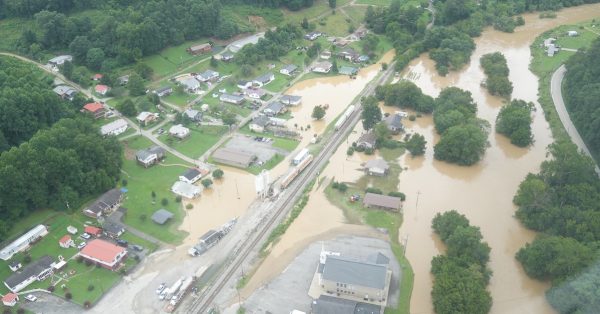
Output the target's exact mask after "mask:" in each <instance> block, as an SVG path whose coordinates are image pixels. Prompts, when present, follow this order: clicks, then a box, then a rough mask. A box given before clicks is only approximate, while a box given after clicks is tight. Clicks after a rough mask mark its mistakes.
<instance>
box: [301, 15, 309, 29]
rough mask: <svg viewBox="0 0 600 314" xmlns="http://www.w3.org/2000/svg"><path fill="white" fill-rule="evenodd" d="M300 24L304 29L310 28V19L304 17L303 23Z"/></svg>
mask: <svg viewBox="0 0 600 314" xmlns="http://www.w3.org/2000/svg"><path fill="white" fill-rule="evenodd" d="M300 26H301V27H302V28H303V29H308V19H307V18H306V17H305V18H303V19H302V23H300Z"/></svg>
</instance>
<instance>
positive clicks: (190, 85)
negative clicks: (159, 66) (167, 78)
mask: <svg viewBox="0 0 600 314" xmlns="http://www.w3.org/2000/svg"><path fill="white" fill-rule="evenodd" d="M181 85H182V86H183V89H184V90H185V91H186V92H188V93H195V92H197V91H198V90H199V89H200V82H198V80H197V79H196V78H194V77H188V78H186V79H185V80H182V81H181Z"/></svg>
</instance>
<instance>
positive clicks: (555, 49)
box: [546, 44, 560, 57]
mask: <svg viewBox="0 0 600 314" xmlns="http://www.w3.org/2000/svg"><path fill="white" fill-rule="evenodd" d="M546 51H547V53H548V57H554V55H555V54H557V53H558V52H559V51H560V48H558V47H557V46H556V45H555V44H550V45H548V48H547V49H546Z"/></svg>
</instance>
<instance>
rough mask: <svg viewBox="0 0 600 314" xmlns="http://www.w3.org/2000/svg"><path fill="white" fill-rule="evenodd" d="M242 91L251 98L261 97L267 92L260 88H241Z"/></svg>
mask: <svg viewBox="0 0 600 314" xmlns="http://www.w3.org/2000/svg"><path fill="white" fill-rule="evenodd" d="M242 93H244V95H246V96H248V97H250V98H253V99H261V98H263V97H264V96H265V95H266V94H267V92H266V91H265V90H264V89H262V88H246V89H244V90H242Z"/></svg>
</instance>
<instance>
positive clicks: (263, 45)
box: [235, 24, 302, 72]
mask: <svg viewBox="0 0 600 314" xmlns="http://www.w3.org/2000/svg"><path fill="white" fill-rule="evenodd" d="M300 38H302V31H301V30H300V27H298V26H296V25H293V24H287V25H284V26H281V27H278V28H277V29H275V30H274V31H272V30H268V31H267V32H266V33H265V37H264V38H261V39H259V40H258V42H257V43H256V44H255V45H246V46H244V47H243V48H242V49H240V51H238V52H237V54H236V55H235V62H236V63H237V64H240V65H244V64H245V65H251V64H256V63H258V62H260V61H262V60H279V57H281V56H283V55H285V54H287V53H288V52H289V51H290V50H292V49H294V48H295V47H296V46H295V43H296V41H297V40H298V39H300ZM242 72H243V71H242Z"/></svg>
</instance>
